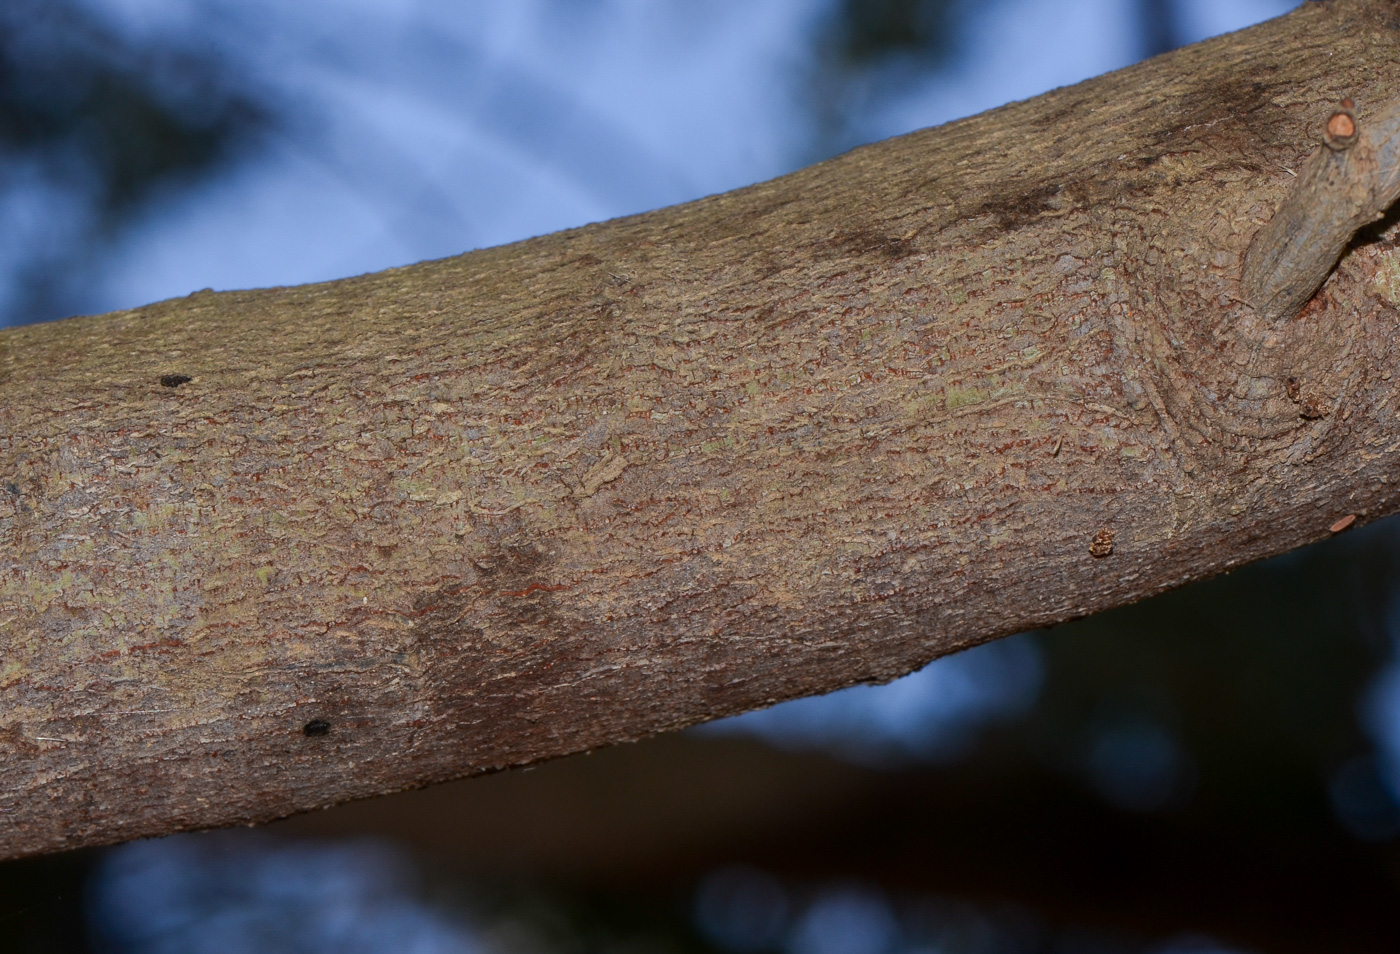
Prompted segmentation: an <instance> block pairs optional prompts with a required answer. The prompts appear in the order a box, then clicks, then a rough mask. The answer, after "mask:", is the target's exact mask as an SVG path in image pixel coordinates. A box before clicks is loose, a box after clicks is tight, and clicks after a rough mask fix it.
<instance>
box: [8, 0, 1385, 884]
mask: <svg viewBox="0 0 1400 954" xmlns="http://www.w3.org/2000/svg"><path fill="white" fill-rule="evenodd" d="M1397 63H1400V7H1397V5H1396V4H1395V3H1393V2H1381V0H1349V2H1348V0H1337V2H1335V3H1322V4H1315V3H1309V4H1306V5H1305V6H1304V7H1302V8H1300V9H1299V10H1298V11H1296V12H1295V13H1293V14H1290V15H1289V16H1287V17H1285V18H1283V19H1281V20H1277V21H1273V22H1271V23H1268V24H1264V25H1261V26H1259V27H1256V28H1253V29H1251V30H1248V31H1245V32H1243V33H1239V34H1236V35H1233V36H1229V37H1225V38H1221V39H1217V40H1214V41H1211V42H1208V43H1205V44H1202V45H1199V46H1196V47H1192V48H1189V49H1185V50H1181V51H1179V52H1176V53H1173V54H1170V55H1168V56H1165V57H1162V58H1159V59H1156V60H1153V61H1151V62H1149V63H1146V64H1143V65H1140V66H1137V67H1133V68H1131V69H1128V70H1124V71H1122V72H1119V73H1115V74H1112V75H1109V76H1105V77H1102V78H1100V79H1096V80H1092V81H1090V82H1087V83H1083V84H1080V85H1079V86H1076V87H1073V88H1069V89H1062V90H1057V91H1054V92H1052V93H1049V94H1047V95H1045V96H1042V97H1039V98H1037V99H1035V100H1031V101H1028V102H1025V103H1018V104H1013V105H1011V106H1007V107H1005V108H1002V109H999V110H996V111H993V112H991V113H987V114H984V115H981V116H977V117H973V118H971V119H967V120H963V121H961V122H957V123H953V124H951V125H948V126H944V127H941V128H938V129H932V130H925V131H923V132H919V133H915V134H913V135H910V136H906V137H903V138H900V139H895V140H891V141H888V142H884V143H880V144H878V145H875V146H870V147H867V148H864V149H860V150H857V151H855V152H853V153H850V154H848V155H846V156H842V157H841V158H838V159H835V160H832V161H830V162H827V163H823V164H821V165H818V166H815V167H812V168H810V169H806V170H803V171H801V172H798V173H795V174H793V175H791V176H788V177H785V178H783V179H779V180H776V181H774V182H769V183H765V184H762V185H758V186H754V187H752V188H749V189H744V190H740V191H738V192H734V193H730V194H727V195H721V196H716V197H713V198H710V199H705V200H703V201H700V202H696V203H693V204H690V205H686V206H681V207H678V208H673V209H667V210H663V211H660V212H655V213H650V214H647V215H642V216H638V217H635V218H631V219H625V220H619V221H616V222H610V223H605V224H602V225H597V226H590V227H588V228H584V229H579V230H576V231H571V232H565V233H560V234H558V235H551V236H546V237H544V238H540V239H534V240H531V241H528V242H522V243H520V244H517V245H512V246H509V247H504V248H496V249H489V250H485V251H480V252H474V253H472V254H470V255H465V256H462V257H460V258H456V259H450V260H446V261H441V262H433V263H428V264H423V265H416V266H413V267H411V268H403V269H396V270H393V271H389V272H384V273H381V274H377V275H370V276H365V277H361V278H356V279H351V280H346V281H341V282H334V283H330V284H325V285H315V286H307V287H302V288H291V289H273V290H265V291H255V292H231V293H224V294H212V293H199V294H196V295H192V296H190V297H189V298H185V299H181V300H177V301H170V302H164V303H161V304H158V305H152V306H150V307H147V308H142V309H138V310H136V311H131V312H122V313H116V314H110V315H104V316H101V317H96V318H81V319H73V320H68V321H63V322H58V323H54V324H49V325H42V326H34V327H27V328H19V329H14V330H10V331H6V332H4V333H3V334H0V547H3V553H4V564H3V573H2V574H0V654H3V655H2V656H0V759H3V761H2V762H0V855H4V856H14V855H22V854H28V853H33V852H40V851H48V850H54V849H58V848H63V847H68V846H76V845H85V844H94V843H101V842H110V841H115V840H119V839H126V838H132V837H136V836H141V835H151V834H159V833H165V832H170V831H174V830H177V829H181V828H190V827H198V826H212V825H224V824H230V823H237V822H250V821H257V820H262V819H269V818H272V817H275V816H279V815H284V814H287V813H290V812H295V811H300V810H304V809H308V808H312V807H315V806H319V805H325V804H328V803H333V802H337V801H342V800H345V799H350V798H357V797H362V796H366V795H371V794H374V793H378V792H385V791H390V790H394V789H401V788H404V787H407V786H411V785H421V784H425V783H428V782H432V781H435V780H439V779H446V778H451V777H454V776H461V775H464V774H470V773H476V772H484V771H488V770H491V769H495V768H500V767H503V766H509V765H517V764H521V763H525V762H531V761H534V760H538V759H544V758H549V757H551V756H557V755H562V754H565V753H569V752H577V751H579V750H582V749H587V748H590V747H593V746H599V745H603V744H606V743H610V742H618V741H622V740H626V739H635V738H638V737H640V736H643V735H646V734H649V733H654V732H658V731H662V730H665V729H671V728H676V727H679V726H683V725H687V724H689V723H693V722H697V721H700V720H703V719H710V718H714V717H716V716H721V715H726V714H729V713H734V712H739V711H741V710H744V709H749V708H752V707H755V706H760V705H763V704H765V703H769V702H772V701H775V700H779V699H785V698H788V697H792V696H797V695H802V694H806V693H813V692H819V691H822V690H828V689H833V688H835V687H837V686H842V685H846V684H848V683H851V682H855V681H858V680H883V679H889V678H891V677H894V676H897V675H899V674H901V673H904V672H907V671H908V670H910V669H911V668H913V667H916V666H918V665H920V664H922V663H925V662H927V661H928V660H930V659H932V658H933V657H935V656H938V655H941V654H944V653H948V652H952V651H954V650H957V649H960V648H962V647H965V646H969V645H971V644H974V643H977V642H981V641H983V640H987V639H992V638H995V637H997V636H1002V635H1005V634H1008V633H1011V632H1014V631H1018V630H1023V629H1027V628H1030V627H1034V626H1042V625H1048V624H1051V623H1054V622H1057V621H1060V620H1065V619H1068V618H1071V617H1075V616H1080V615H1082V614H1086V613H1092V612H1094V611H1096V610H1099V609H1103V608H1106V607H1110V606H1114V605H1117V604H1121V603H1124V602H1127V601H1131V600H1137V599H1141V598H1142V597H1144V596H1147V595H1149V594H1152V593H1156V592H1159V591H1161V590H1163V589H1165V588H1168V587H1172V586H1176V585H1179V584H1181V583H1183V582H1185V581H1187V580H1191V579H1196V578H1199V577H1202V576H1205V575H1208V574H1212V573H1215V572H1218V571H1220V570H1222V569H1224V568H1226V567H1229V566H1232V565H1236V564H1238V563H1241V562H1243V561H1246V560H1253V559H1256V558H1258V557H1262V556H1265V555H1268V554H1273V553H1278V552H1280V551H1283V550H1286V549H1289V548H1291V547H1295V546H1298V545H1300V544H1303V543H1306V542H1308V541H1310V540H1314V539H1317V538H1318V537H1320V536H1323V535H1326V534H1327V533H1328V532H1329V530H1328V528H1329V527H1330V526H1332V525H1333V524H1334V523H1335V522H1336V521H1338V519H1339V518H1342V517H1344V516H1345V515H1348V514H1355V515H1358V517H1359V518H1360V519H1361V520H1366V519H1370V518H1373V517H1375V516H1378V515H1380V514H1382V513H1386V512H1389V511H1391V510H1394V509H1396V505H1397V498H1396V493H1395V490H1394V489H1393V487H1392V486H1391V483H1390V480H1391V477H1392V475H1393V474H1394V473H1395V471H1396V464H1397V455H1398V454H1400V423H1397V420H1396V411H1397V407H1396V403H1397V402H1396V400H1395V399H1396V392H1397V384H1396V382H1394V381H1393V380H1392V373H1391V368H1392V367H1393V366H1394V365H1395V363H1396V361H1397V358H1400V341H1397V336H1396V325H1397V320H1400V315H1397V311H1396V302H1397V301H1400V250H1396V249H1393V248H1392V247H1391V245H1390V244H1389V243H1388V242H1387V241H1385V240H1378V241H1371V242H1369V243H1367V244H1363V245H1358V246H1355V247H1353V248H1352V249H1351V250H1350V251H1349V253H1348V254H1347V255H1346V256H1345V257H1344V258H1343V260H1342V262H1341V264H1340V266H1339V267H1338V270H1337V271H1336V272H1335V273H1334V274H1333V276H1332V277H1331V278H1330V279H1329V280H1328V282H1327V284H1326V285H1325V286H1324V287H1323V289H1322V290H1321V292H1320V293H1319V294H1318V296H1317V297H1316V298H1314V299H1313V301H1312V302H1311V303H1309V304H1308V306H1307V307H1306V308H1305V309H1304V310H1303V311H1302V313H1301V314H1300V315H1298V316H1297V317H1296V318H1292V319H1290V320H1286V321H1275V320H1271V319H1268V318H1265V317H1263V316H1260V315H1258V314H1256V313H1255V312H1254V311H1253V310H1252V309H1251V308H1250V307H1249V306H1248V305H1247V304H1245V303H1244V302H1243V301H1242V300H1241V295H1240V290H1239V278H1240V269H1241V259H1242V256H1243V255H1244V252H1245V250H1246V248H1247V247H1248V245H1249V242H1250V239H1251V237H1252V236H1253V235H1254V234H1255V233H1256V231H1258V229H1259V227H1260V225H1261V224H1262V223H1264V222H1266V221H1267V220H1268V219H1269V218H1270V216H1271V214H1272V212H1273V210H1274V209H1275V208H1276V207H1277V206H1278V204H1279V203H1280V201H1281V200H1282V198H1283V197H1284V195H1285V194H1286V193H1287V192H1288V190H1289V188H1290V186H1291V184H1292V182H1293V178H1292V177H1291V176H1290V174H1289V172H1288V171H1287V170H1288V169H1296V168H1298V165H1299V163H1300V162H1302V161H1303V160H1304V158H1305V157H1306V156H1308V155H1309V154H1310V153H1311V152H1312V151H1313V149H1314V147H1315V145H1316V142H1317V138H1318V136H1317V134H1318V131H1319V127H1320V124H1321V123H1322V122H1323V121H1324V120H1326V118H1327V117H1328V115H1329V114H1330V113H1331V111H1332V109H1333V107H1334V104H1336V103H1337V102H1338V101H1339V100H1341V99H1342V98H1343V97H1346V96H1349V97H1351V98H1352V99H1354V100H1355V102H1356V104H1357V105H1356V112H1357V116H1358V117H1359V118H1360V121H1361V122H1362V123H1364V122H1365V119H1366V115H1367V111H1368V110H1370V109H1373V108H1378V107H1379V106H1380V105H1381V104H1385V103H1388V102H1389V101H1391V100H1394V99H1396V98H1397V95H1400V67H1398V66H1397ZM184 378H188V380H183V379H184Z"/></svg>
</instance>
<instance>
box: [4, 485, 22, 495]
mask: <svg viewBox="0 0 1400 954" xmlns="http://www.w3.org/2000/svg"><path fill="white" fill-rule="evenodd" d="M5 489H6V490H8V491H9V492H10V493H11V494H12V495H13V496H15V497H18V496H19V485H18V484H6V485H5Z"/></svg>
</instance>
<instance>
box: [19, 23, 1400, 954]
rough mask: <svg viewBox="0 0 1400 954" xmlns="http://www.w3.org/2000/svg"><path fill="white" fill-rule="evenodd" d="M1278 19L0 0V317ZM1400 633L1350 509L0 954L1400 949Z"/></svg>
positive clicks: (431, 227)
mask: <svg viewBox="0 0 1400 954" xmlns="http://www.w3.org/2000/svg"><path fill="white" fill-rule="evenodd" d="M1292 5H1293V3H1292V2H1291V0H982V2H974V0H706V2H704V3H701V2H697V0H497V2H487V0H472V2H464V0H458V2H453V0H418V2H414V0H297V2H296V3H286V2H282V0H4V2H3V3H2V4H0V324H15V323H25V322H31V321H45V320H50V319H54V318H58V317H61V316H64V315H71V314H80V313H93V312H101V311H108V310H112V309H117V308H123V307H129V306H135V305H139V304H143V303H146V302H148V301H153V300H156V299H160V298H166V297H172V296H176V295H184V294H187V293H189V292H191V291H194V290H197V289H200V288H205V287H213V288H218V289H223V288H239V287H253V286H265V285H275V284H291V283H300V282H307V281H314V280H321V279H330V278H338V277H342V276H345V275H350V274H355V273H358V272H363V271H368V270H375V269H380V268H386V267H389V266H393V265H401V264H405V263H408V262H413V261H417V260H421V259H424V258H431V257H439V256H445V255H452V254H456V253H459V252H462V251H465V250H468V249H471V248H477V247H482V246H487V245H494V244H499V243H502V242H509V241H513V240H515V239H520V238H524V237H526V236H530V235H535V234H540V233H543V232H548V231H552V230H555V229H559V228H563V227H567V226H573V225H579V224H582V223H584V222H589V221H595V220H599V219H605V218H610V217H613V216H617V215H623V214H627V213H631V212H637V211H642V210H645V209H650V208H655V207H657V206H661V205H667V204H671V203H675V202H681V201H685V200H687V199H692V198H696V197H698V196H701V195H705V194H708V193H712V192H717V191H723V190H726V189H731V188H735V187H738V186H742V185H746V184H748V183H751V182H754V181H758V180H761V179H764V178H768V177H771V176H775V175H780V174H782V173H784V172H787V171H790V170H792V169H795V168H797V167H799V166H801V165H805V164H807V163H809V162H813V161H816V160H819V159H822V158H824V157H827V156H830V155H833V154H835V153H838V152H841V151H843V150H845V149H848V148H850V147H852V146H854V145H857V144H859V143H861V142H866V141H871V140H874V139H879V138H883V137H886V136H890V135H895V134H898V133H902V132H907V131H909V130H912V129H916V128H919V127H922V126H928V125H934V124H937V123H940V122H944V121H947V120H949V119H953V118H956V117H959V116H964V115H968V114H971V113H975V112H978V111H980V110H983V109H986V108H990V107H992V106H996V105H999V104H1001V103H1003V102H1006V101H1008V100H1010V99H1016V98H1023V97H1026V96H1031V95H1035V94H1037V93H1040V92H1043V91H1044V90H1046V89H1049V88H1051V87H1054V86H1058V85H1063V84H1066V83H1072V82H1075V81H1077V80H1080V79H1083V78H1085V77H1088V76H1092V75H1095V74H1098V73H1101V72H1105V71H1107V70H1110V69H1114V68H1117V67H1120V66H1124V65H1127V64H1129V63H1131V62H1133V61H1135V60H1137V59H1140V58H1142V57H1145V56H1149V55H1153V54H1156V53H1160V52H1163V51H1166V50H1169V49H1171V48H1173V47H1175V46H1177V45H1181V44H1184V43H1190V42H1195V41H1197V40H1200V39H1202V38H1204V37H1207V36H1210V35H1214V34H1217V33H1220V32H1224V31H1227V30H1231V29H1236V28H1239V27H1243V26H1246V25H1248V24H1250V23H1253V22H1256V21H1258V20H1261V19H1264V18H1266V17H1269V16H1274V15H1277V14H1279V13H1282V12H1284V11H1285V10H1286V9H1288V8H1289V7H1291V6H1292ZM1398 648H1400V532H1398V531H1397V525H1396V524H1395V523H1394V522H1393V521H1383V522H1381V523H1378V524H1375V525H1372V526H1370V527H1367V528H1365V529H1363V530H1359V531H1354V532H1351V533H1348V534H1345V535H1341V536H1338V537H1337V538H1335V539H1333V540H1331V541H1329V542H1328V543H1326V544H1323V545H1320V546H1316V547H1313V548H1310V549H1308V550H1305V551H1302V552H1299V553H1295V554H1292V555H1289V556H1286V557H1283V558H1280V559H1276V560H1273V561H1270V562H1268V563H1265V564H1262V565H1258V566H1253V567H1249V568H1247V569H1245V570H1241V571H1239V572H1236V573H1234V574H1233V575H1229V576H1226V577H1222V578H1219V579H1216V580H1213V581H1210V582H1207V583H1204V584H1199V585H1195V586H1191V587H1188V588H1186V589H1183V590H1181V591H1178V592H1175V593H1171V594H1168V595H1166V596H1163V597H1160V598H1158V599H1154V600H1151V601H1148V602H1146V603H1143V604H1139V605H1137V606H1133V607H1128V608H1125V609H1122V610H1118V611H1115V612H1112V613H1108V614H1104V615H1102V616H1097V617H1094V618H1091V619H1087V620H1082V621H1079V622H1077V623H1074V624H1070V625H1066V626H1062V627H1059V628H1057V629H1055V630H1054V631H1053V632H1037V633H1028V634H1023V635H1021V636H1017V637H1013V638H1012V639H1009V640H1003V641H1001V642H999V643H994V644H990V645H988V646H984V647H981V648H978V649H975V650H971V651H969V652H966V653H963V654H960V655H958V656H953V657H949V658H946V659H943V660H940V661H938V662H936V663H934V664H933V665H931V666H929V667H928V668H926V669H924V670H923V671H921V672H919V673H916V674H914V675H912V676H909V677H907V678H905V679H902V680H899V681H897V682H895V683H892V684H890V685H888V686H883V687H858V688H855V689H850V690H846V691H844V692H840V693H835V694H833V695H830V696H826V697H822V698H818V699H808V700H799V701H797V702H793V703H788V704H786V705H782V706H778V707H776V708H774V709H770V710H767V711H764V712H759V713H751V714H749V715H746V716H741V717H739V718H737V719H731V720H727V721H724V722H721V723H716V724H713V725H710V726H706V727H702V728H699V729H695V730H691V731H689V732H685V733H680V734H677V735H672V736H667V737H662V738H658V739H654V740H651V741H647V742H644V743H639V744H635V745H629V746H621V747H617V748H613V749H609V750H605V751H601V752H597V753H594V754H591V755H587V756H578V757H575V758H572V759H566V760H562V761H559V762H555V763H550V764H547V765H544V766H541V767H539V768H537V769H534V770H529V771H522V772H510V773H505V774H502V775H497V776H492V777H489V778H483V779H476V780H470V781H466V782H459V783H454V784H451V785H445V786H439V787H436V788H432V789H427V790H424V791H420V792H413V793H407V794H404V795H398V796H391V797H388V798H383V799H376V800H372V801H368V802H362V803H357V804H353V805H349V806H345V807H342V808H338V809H334V810H331V811H327V812H321V813H317V814H315V815H307V816H302V817H299V818H296V819H292V820H289V821H287V822H282V823H278V824H276V825H271V826H267V827H265V828H263V829H259V830H248V831H244V830H239V831H230V832H218V833H212V834H199V835H186V836H176V837H173V838H168V839H162V840H157V841H150V842H143V843H136V844H131V845H126V846H121V847H117V848H113V849H106V850H100V851H84V852H75V853H69V854H65V855H58V856H53V857H49V858H42V859H31V860H26V861H20V862H9V863H5V864H0V952H8V951H23V952H31V951H34V952H38V951H71V952H77V951H100V952H121V954H148V952H150V954H154V952H160V954H166V952H170V954H175V952H193V954H215V952H218V954H241V952H271V954H282V952H298V954H300V952H360V951H364V952H372V951H373V952H380V951H394V952H398V951H405V952H415V954H437V952H447V951H452V952H457V951H470V952H481V954H592V952H595V951H597V952H605V951H606V952H618V954H624V952H625V954H643V952H657V954H690V952H694V954H702V952H718V954H1023V952H1024V954H1040V952H1045V954H1050V952H1057V954H1118V952H1124V954H1128V952H1133V954H1187V952H1195V954H1210V952H1227V951H1234V952H1246V951H1253V952H1259V954H1263V952H1295V951H1296V952H1305V951H1306V952H1314V951H1319V950H1326V951H1359V952H1373V951H1374V952H1393V951H1395V950H1400V913H1398V912H1400V661H1397V649H1398ZM3 807H4V806H3V805H0V809H3Z"/></svg>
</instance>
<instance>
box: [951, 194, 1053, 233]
mask: <svg viewBox="0 0 1400 954" xmlns="http://www.w3.org/2000/svg"><path fill="white" fill-rule="evenodd" d="M1064 191H1065V190H1064V187H1063V186H1061V185H1059V184H1051V185H1040V186H1036V187H1034V188H1031V189H1026V190H1024V191H1021V192H1015V193H1014V194H1005V195H1000V196H996V197H994V198H991V199H988V200H987V201H986V202H983V203H982V204H981V205H980V206H978V207H977V208H976V209H974V210H972V213H971V215H972V217H974V218H976V217H981V216H992V217H994V218H995V219H996V220H997V228H998V229H1000V230H1001V231H1003V232H1010V231H1013V230H1015V229H1019V228H1020V227H1021V226H1023V225H1026V224H1028V223H1031V222H1034V221H1035V220H1036V219H1038V218H1040V217H1041V216H1043V215H1045V214H1046V213H1049V212H1057V211H1063V210H1064V209H1065V208H1067V206H1068V205H1069V202H1068V200H1069V196H1067V195H1064V194H1063V193H1064Z"/></svg>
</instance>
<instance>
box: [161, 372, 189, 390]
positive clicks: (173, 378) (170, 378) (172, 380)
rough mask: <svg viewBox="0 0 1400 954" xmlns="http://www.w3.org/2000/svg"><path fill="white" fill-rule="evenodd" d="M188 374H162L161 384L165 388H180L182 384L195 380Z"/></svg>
mask: <svg viewBox="0 0 1400 954" xmlns="http://www.w3.org/2000/svg"><path fill="white" fill-rule="evenodd" d="M193 380H194V378H191V377H190V376H189V375H188V374H162V375H161V376H160V386H161V387H163V388H178V387H179V386H180V385H182V384H189V383H190V382H191V381H193Z"/></svg>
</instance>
